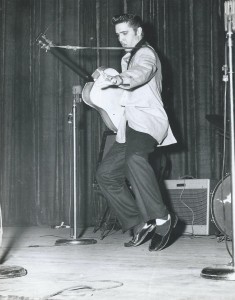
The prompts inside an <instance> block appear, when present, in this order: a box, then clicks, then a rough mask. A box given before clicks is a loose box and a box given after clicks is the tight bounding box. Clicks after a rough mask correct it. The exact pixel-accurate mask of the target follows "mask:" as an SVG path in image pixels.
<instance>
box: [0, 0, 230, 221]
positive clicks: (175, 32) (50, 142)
mask: <svg viewBox="0 0 235 300" xmlns="http://www.w3.org/2000/svg"><path fill="white" fill-rule="evenodd" d="M0 8H1V9H0V23H1V31H0V39H1V48H0V72H1V73H0V76H1V77H0V78H1V81H0V82H1V83H0V84H1V90H0V105H1V111H0V114H1V119H0V157H1V165H0V167H1V174H0V176H1V177H0V185H1V186H0V188H1V191H0V193H1V194H0V195H1V199H0V204H1V207H2V212H3V224H4V225H16V224H18V225H58V224H60V223H61V222H64V223H65V224H69V223H71V222H72V221H73V216H72V213H71V212H72V211H73V184H72V179H73V176H72V175H73V173H72V167H73V151H72V136H73V135H72V124H71V123H70V122H68V121H69V118H68V116H69V114H70V113H71V112H72V108H73V103H74V95H73V92H72V91H73V87H74V86H81V88H83V87H84V84H85V82H86V80H85V78H84V76H82V75H83V74H89V75H91V74H92V73H93V72H94V71H95V70H96V68H97V67H99V66H108V67H112V68H115V69H117V70H118V71H120V57H121V55H122V54H123V53H122V52H121V51H118V50H115V51H110V50H94V49H86V50H79V51H74V50H64V51H61V52H58V53H59V54H60V55H62V56H63V58H66V62H67V64H66V63H65V61H64V62H62V61H61V59H58V57H57V56H56V55H54V54H53V53H52V51H51V50H50V49H49V50H48V49H43V48H42V47H41V46H42V45H41V46H39V45H38V42H37V41H36V39H37V37H38V36H39V35H40V34H46V36H47V38H48V39H49V40H51V41H52V42H53V43H54V44H56V45H74V46H78V45H80V46H89V47H96V46H119V44H118V41H117V38H116V35H115V33H114V28H113V27H112V25H110V19H111V17H112V16H113V15H115V14H119V13H123V12H133V13H136V14H139V15H141V16H142V18H143V20H144V22H145V27H144V28H145V34H146V37H147V39H148V40H149V41H150V42H151V44H152V45H153V46H154V47H155V48H156V49H157V51H158V53H159V56H160V58H161V61H162V66H163V75H164V80H163V99H164V104H165V107H166V109H167V112H168V115H169V118H170V122H171V125H172V128H173V131H174V134H175V136H176V137H177V140H178V144H177V145H174V146H169V147H166V148H165V149H162V150H164V151H165V153H167V154H168V155H169V157H170V160H171V166H172V167H171V172H169V174H168V178H170V179H178V178H180V177H182V176H186V175H189V176H192V177H193V178H209V179H216V180H219V179H220V178H221V167H222V158H223V151H222V150H223V149H222V144H223V137H222V136H221V135H220V134H218V130H217V129H216V127H215V126H214V125H213V124H211V123H210V122H208V121H207V119H206V115H207V114H221V113H223V83H222V65H223V64H224V44H225V32H224V21H223V19H224V16H223V1H222V0H0ZM58 53H57V54H58ZM68 62H69V63H70V67H68ZM71 66H72V67H71ZM81 72H82V73H81ZM76 116H77V122H76V142H77V151H76V154H77V168H78V172H77V191H78V197H77V211H78V213H77V222H78V225H79V226H81V225H93V224H94V222H95V221H96V220H97V217H98V215H97V214H100V213H101V211H102V209H103V207H104V201H103V200H102V199H101V197H100V196H98V195H96V193H95V192H94V189H93V183H94V173H95V169H96V165H97V159H98V155H99V151H100V145H101V141H102V134H103V132H104V130H105V129H107V128H106V127H105V125H104V123H103V121H102V120H101V118H100V116H99V114H98V113H97V112H96V111H95V110H94V109H91V108H89V107H87V106H86V105H85V104H84V103H78V104H77V107H76ZM228 143H229V140H226V144H228ZM162 150H161V151H162ZM228 161H229V160H228V159H226V171H227V172H229V163H228Z"/></svg>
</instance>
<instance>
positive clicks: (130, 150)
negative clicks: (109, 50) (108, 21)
mask: <svg viewBox="0 0 235 300" xmlns="http://www.w3.org/2000/svg"><path fill="white" fill-rule="evenodd" d="M112 24H113V25H114V26H115V31H116V34H117V37H118V40H119V42H120V43H121V45H122V47H123V48H124V50H125V52H126V54H125V55H124V57H123V58H122V61H121V67H122V72H121V73H120V74H117V75H115V76H111V75H107V74H105V70H104V71H103V72H101V79H99V83H98V84H99V86H100V88H101V89H104V90H105V89H109V88H112V87H114V86H116V87H117V88H118V89H122V91H123V92H122V94H121V95H120V99H119V101H120V102H119V104H120V105H121V107H123V108H124V109H123V114H122V116H121V119H120V122H119V124H118V128H117V135H116V141H115V143H114V145H113V146H112V147H111V149H110V151H109V152H108V153H107V154H106V156H105V158H104V159H103V161H102V162H101V164H100V166H99V168H98V170H97V181H98V184H99V186H100V189H101V191H102V193H103V194H104V196H105V197H106V199H107V200H108V201H109V204H110V207H111V208H112V209H113V210H114V212H115V214H116V216H117V218H118V220H119V222H120V224H121V226H122V230H123V232H125V231H127V230H130V229H132V230H133V233H134V235H133V238H132V240H131V241H129V242H127V243H125V246H126V247H131V246H138V245H140V244H141V243H143V242H144V241H145V240H147V239H148V238H151V240H150V244H149V251H159V250H161V249H163V248H164V247H165V246H166V244H167V242H168V240H169V237H170V234H171V231H172V228H173V227H174V226H175V225H176V223H177V217H176V216H174V215H173V214H170V213H169V211H168V210H167V208H166V206H165V204H164V202H163V200H162V196H161V193H160V190H159V186H158V183H157V181H156V177H155V174H154V171H153V169H152V167H151V166H150V164H149V162H148V154H149V153H150V152H152V151H153V150H154V145H155V144H156V143H157V145H158V146H165V145H170V144H173V143H176V140H175V138H174V136H173V134H172V131H171V128H170V126H169V121H168V117H167V115H166V112H165V110H164V107H163V103H162V99H161V87H162V86H161V84H162V74H161V64H160V61H159V58H158V55H157V53H156V52H155V51H154V49H153V48H152V47H151V46H150V45H149V44H148V43H147V42H146V41H145V40H144V34H143V29H142V20H141V18H140V17H139V16H136V15H132V14H123V15H120V16H115V17H113V18H112ZM110 101H112V99H110ZM126 179H127V180H128V182H129V183H130V186H131V191H130V188H128V186H127V185H126ZM133 194H134V195H133Z"/></svg>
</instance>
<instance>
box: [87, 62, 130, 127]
mask: <svg viewBox="0 0 235 300" xmlns="http://www.w3.org/2000/svg"><path fill="white" fill-rule="evenodd" d="M101 72H104V73H105V75H106V76H116V75H118V72H117V71H116V70H115V69H112V68H104V67H100V68H98V69H97V70H95V72H94V73H93V74H92V78H93V79H94V82H87V83H86V84H85V86H84V88H83V90H82V99H83V101H84V102H85V103H86V104H87V105H89V106H91V107H93V108H95V109H96V110H97V111H98V112H99V113H100V115H101V117H102V119H103V121H104V123H105V124H106V126H107V127H108V128H109V129H110V130H112V131H113V132H117V130H118V127H119V123H120V120H121V118H122V116H123V114H124V109H125V108H124V107H122V106H121V105H120V99H121V97H122V94H123V90H122V89H120V88H118V87H116V86H110V87H108V88H100V87H99V86H98V83H99V81H100V80H101Z"/></svg>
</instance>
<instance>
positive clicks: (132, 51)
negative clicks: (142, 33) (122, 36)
mask: <svg viewBox="0 0 235 300" xmlns="http://www.w3.org/2000/svg"><path fill="white" fill-rule="evenodd" d="M144 45H146V41H145V39H144V38H142V39H141V40H140V41H139V42H138V43H137V44H136V45H135V48H134V49H132V50H131V52H130V58H129V61H128V65H127V68H128V67H129V63H130V61H131V59H132V57H133V56H134V55H135V54H136V52H137V51H138V50H139V48H141V47H142V46H144Z"/></svg>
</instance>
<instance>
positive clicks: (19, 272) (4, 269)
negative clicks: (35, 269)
mask: <svg viewBox="0 0 235 300" xmlns="http://www.w3.org/2000/svg"><path fill="white" fill-rule="evenodd" d="M26 274H27V271H26V270H25V269H24V268H22V267H19V266H0V279H5V278H14V277H21V276H25V275H26Z"/></svg>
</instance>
